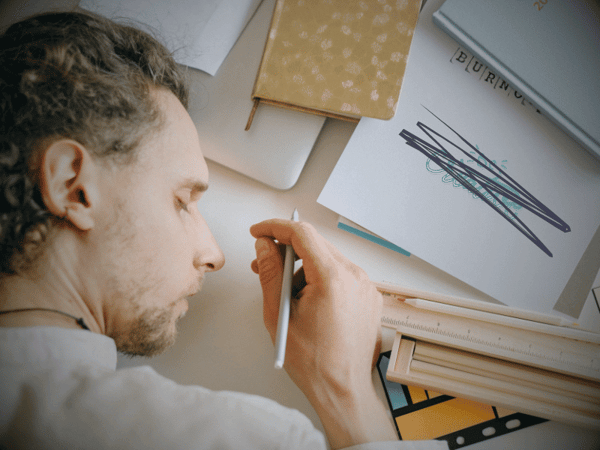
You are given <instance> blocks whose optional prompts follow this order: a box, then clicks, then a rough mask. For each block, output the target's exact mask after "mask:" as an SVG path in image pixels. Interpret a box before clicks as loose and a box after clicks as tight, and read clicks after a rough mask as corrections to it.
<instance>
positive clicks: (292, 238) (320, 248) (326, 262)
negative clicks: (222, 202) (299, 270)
mask: <svg viewBox="0 0 600 450" xmlns="http://www.w3.org/2000/svg"><path fill="white" fill-rule="evenodd" d="M250 233H251V234H252V236H254V237H255V238H259V237H271V238H274V239H277V240H278V241H279V242H280V243H282V244H285V245H291V246H292V247H293V248H294V252H295V253H296V255H297V256H298V258H300V259H302V260H303V262H304V265H305V268H304V271H305V273H306V276H307V277H309V276H310V273H309V272H310V271H311V268H312V267H311V266H314V268H315V269H316V270H317V271H319V272H322V271H323V270H324V269H328V268H330V267H331V266H332V264H334V261H333V258H332V255H331V252H330V251H329V245H328V242H327V241H326V240H325V239H324V238H323V237H322V236H321V235H320V234H319V233H318V232H317V230H315V228H314V227H313V226H312V225H310V224H309V223H306V222H294V221H292V220H285V219H270V220H265V221H263V222H260V223H257V224H255V225H252V226H251V227H250ZM307 263H308V266H307Z"/></svg>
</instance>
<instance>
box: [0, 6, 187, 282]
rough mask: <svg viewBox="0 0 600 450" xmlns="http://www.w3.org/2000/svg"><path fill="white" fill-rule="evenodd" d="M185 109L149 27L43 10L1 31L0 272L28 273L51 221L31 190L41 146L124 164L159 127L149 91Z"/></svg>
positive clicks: (177, 80) (177, 75)
mask: <svg viewBox="0 0 600 450" xmlns="http://www.w3.org/2000/svg"><path fill="white" fill-rule="evenodd" d="M152 87H159V88H166V89H169V90H170V91H171V92H172V93H173V94H175V96H176V97H177V98H178V99H179V100H180V101H181V102H182V104H183V105H184V106H185V107H187V100H188V90H187V87H186V84H185V80H184V75H183V74H182V72H181V69H180V67H179V66H177V64H176V63H175V61H174V60H173V58H172V55H171V54H170V53H169V51H168V50H167V49H166V48H165V47H164V46H163V45H162V44H160V43H159V42H158V41H157V40H156V39H155V38H153V37H152V36H151V35H150V34H148V33H146V32H144V31H141V30H139V29H137V28H135V27H131V26H127V25H121V24H117V23H115V22H112V21H110V20H108V19H106V18H103V17H101V16H98V15H94V14H90V13H83V12H64V13H50V14H42V15H38V16H34V17H32V18H29V19H26V20H24V21H22V22H19V23H17V24H14V25H12V26H11V27H9V28H8V29H7V30H6V32H5V33H4V34H3V35H2V36H0V276H3V275H7V274H16V273H20V272H22V271H24V270H26V269H27V268H28V267H29V266H30V264H31V263H32V262H33V261H35V259H36V258H37V257H38V256H39V253H40V251H41V249H42V248H43V245H42V244H44V242H46V240H47V237H48V234H49V232H50V231H51V230H52V228H53V226H54V224H55V223H56V218H55V217H53V216H52V214H51V213H49V212H48V210H47V209H46V207H45V205H44V202H43V200H42V197H41V194H40V191H39V187H38V170H39V167H38V165H39V162H38V160H39V159H40V158H39V156H40V155H39V153H40V151H43V149H44V144H46V143H48V142H49V141H52V140H54V139H61V138H68V139H73V140H75V141H77V142H80V143H81V144H82V145H84V146H85V147H86V148H88V150H89V151H90V152H91V153H92V155H93V156H94V157H97V158H111V159H112V160H115V162H116V163H120V164H126V163H130V162H131V161H132V160H133V158H134V157H135V150H136V147H137V145H138V144H139V142H140V140H141V139H142V137H144V136H145V135H146V134H148V133H149V132H150V131H151V130H153V129H156V128H157V127H159V126H160V125H161V117H160V114H159V109H158V105H156V104H155V103H154V101H153V98H152V95H151V88H152Z"/></svg>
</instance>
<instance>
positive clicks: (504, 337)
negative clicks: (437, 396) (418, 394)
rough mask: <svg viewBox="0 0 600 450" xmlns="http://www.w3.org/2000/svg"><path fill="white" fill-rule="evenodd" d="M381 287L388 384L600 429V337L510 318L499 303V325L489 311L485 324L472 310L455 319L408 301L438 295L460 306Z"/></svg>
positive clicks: (422, 295)
mask: <svg viewBox="0 0 600 450" xmlns="http://www.w3.org/2000/svg"><path fill="white" fill-rule="evenodd" d="M378 287H379V290H380V292H381V293H382V295H383V298H384V311H383V316H382V325H383V326H386V327H389V328H393V329H395V330H396V338H395V341H394V346H393V349H392V354H391V360H390V365H389V369H388V372H387V378H388V379H389V380H391V381H396V382H399V383H403V384H409V385H413V386H420V387H423V388H425V389H432V390H435V391H438V392H443V393H447V394H449V395H454V396H458V397H463V398H469V399H472V400H476V401H480V402H484V403H488V404H492V405H495V406H503V407H506V408H509V409H513V410H517V411H519V412H524V413H528V414H532V415H537V416H539V417H545V418H548V419H551V420H560V421H563V422H568V423H572V424H576V425H583V426H591V427H597V428H600V335H597V334H596V333H590V332H586V331H581V330H577V329H573V328H568V327H563V326H556V325H550V324H548V323H541V322H539V321H529V320H526V319H523V318H521V317H514V319H515V320H512V319H511V315H510V314H509V312H512V310H511V308H506V307H503V306H501V305H494V306H493V308H496V309H497V310H498V311H499V313H494V314H498V319H499V320H497V321H496V322H495V317H494V316H493V314H492V316H488V315H487V314H491V313H489V312H486V315H484V316H483V317H484V319H485V320H484V321H482V320H477V319H476V318H473V317H471V316H472V314H471V312H472V309H471V308H466V309H465V311H467V310H468V311H467V312H466V314H465V315H466V316H467V317H463V316H460V315H458V314H457V313H456V311H457V309H456V308H454V309H453V310H452V311H453V312H452V313H451V314H450V313H443V312H439V311H437V310H433V311H432V310H428V309H424V308H418V307H414V306H411V305H409V304H407V303H405V302H404V301H403V300H404V299H406V298H414V297H415V296H418V297H419V298H427V297H429V298H430V299H431V297H433V299H434V300H436V301H437V302H439V303H440V304H444V305H447V304H448V303H450V304H452V305H454V306H456V305H457V304H459V303H461V300H460V299H456V298H449V297H445V296H439V295H438V296H436V295H434V294H427V293H423V292H414V291H407V290H402V289H399V288H397V287H391V286H387V285H379V286H378ZM444 300H447V302H448V303H446V302H444ZM466 304H467V305H469V301H466ZM474 306H475V307H477V306H478V305H474ZM498 308H499V309H498ZM503 308H506V310H507V311H504V310H503ZM434 309H435V308H434ZM442 309H443V308H442ZM503 312H505V313H503ZM517 315H518V314H517Z"/></svg>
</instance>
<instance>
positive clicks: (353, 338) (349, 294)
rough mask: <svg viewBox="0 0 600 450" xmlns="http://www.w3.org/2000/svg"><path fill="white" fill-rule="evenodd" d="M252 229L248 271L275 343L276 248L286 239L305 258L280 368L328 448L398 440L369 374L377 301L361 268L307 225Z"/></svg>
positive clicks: (375, 346) (279, 260) (279, 272)
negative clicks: (316, 420)
mask: <svg viewBox="0 0 600 450" xmlns="http://www.w3.org/2000/svg"><path fill="white" fill-rule="evenodd" d="M250 232H251V233H252V235H253V236H254V237H255V238H256V239H257V241H256V253H257V259H256V260H254V261H253V262H252V269H253V270H254V272H256V273H258V275H259V278H260V283H261V285H262V290H263V301H264V306H263V314H264V321H265V326H266V328H267V330H268V332H269V334H270V335H271V339H272V340H274V339H275V333H276V330H277V319H278V313H279V298H280V293H281V282H282V277H283V257H282V253H281V247H280V246H283V245H286V244H291V245H292V246H293V247H294V251H295V253H296V255H297V257H298V258H299V259H301V260H302V263H303V266H302V269H300V270H299V271H298V273H297V274H296V276H295V278H294V286H295V289H294V292H295V296H294V299H292V309H291V315H290V326H289V332H288V340H287V348H286V357H285V365H284V368H285V370H286V371H287V372H288V374H289V375H290V377H291V378H292V380H293V381H294V382H295V383H296V384H297V385H298V387H299V388H300V389H301V390H302V391H303V392H304V394H305V395H306V396H307V398H308V399H309V401H310V402H311V404H312V405H313V407H314V408H315V410H316V411H317V413H318V414H319V417H320V418H321V421H322V423H323V426H324V428H325V431H326V433H327V437H328V439H329V442H330V445H331V446H332V448H334V449H336V448H342V447H347V446H350V445H356V444H359V443H365V442H371V441H385V440H396V439H398V438H397V436H396V433H395V431H394V429H393V427H392V424H391V421H390V419H389V417H388V415H387V412H386V409H385V407H384V406H383V404H382V403H381V402H380V401H379V399H378V397H377V395H376V393H375V389H374V387H373V383H372V378H371V371H372V368H373V364H374V361H375V358H376V356H377V354H378V352H379V337H380V330H381V328H380V320H381V310H382V298H381V295H380V294H379V292H378V291H377V289H376V288H375V286H374V285H373V283H372V282H371V281H370V280H369V278H368V277H367V275H366V273H365V272H364V271H363V270H362V269H361V268H359V267H358V266H356V265H354V264H353V263H352V262H350V261H349V260H348V259H347V258H345V257H344V256H343V255H342V254H341V253H340V252H339V251H338V250H337V249H336V248H335V247H334V246H333V245H331V244H330V243H329V242H328V241H327V240H326V239H324V238H323V237H322V236H321V235H320V234H318V233H317V231H316V230H315V229H314V228H313V227H312V226H311V225H309V224H307V223H303V222H293V221H289V220H277V219H274V220H267V221H264V222H261V223H259V224H256V225H253V226H252V227H251V228H250ZM275 240H276V241H277V242H278V243H279V245H278V244H276V243H275Z"/></svg>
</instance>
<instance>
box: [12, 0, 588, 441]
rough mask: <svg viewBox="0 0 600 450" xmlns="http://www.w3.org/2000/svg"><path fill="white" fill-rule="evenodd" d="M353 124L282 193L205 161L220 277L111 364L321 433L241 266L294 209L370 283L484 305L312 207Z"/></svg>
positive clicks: (325, 139) (520, 437) (204, 207)
mask: <svg viewBox="0 0 600 450" xmlns="http://www.w3.org/2000/svg"><path fill="white" fill-rule="evenodd" d="M77 3H78V2H77V1H73V0H62V1H49V0H48V1H46V0H41V1H37V2H36V1H33V0H31V1H29V2H27V1H22V0H21V1H18V0H3V1H2V4H1V5H0V25H2V24H5V23H8V22H11V21H12V20H10V19H11V18H13V17H15V16H14V14H11V12H12V13H14V11H19V12H20V14H17V16H18V17H23V15H27V14H30V13H33V12H36V11H42V10H48V9H54V8H57V7H61V6H62V7H66V8H70V7H73V6H75V5H76V4H77ZM9 15H10V17H9ZM354 127H355V125H353V124H349V123H346V122H341V121H336V120H332V119H327V122H326V123H325V126H324V128H323V130H322V132H321V134H320V136H319V138H318V140H317V142H316V144H315V147H314V149H313V152H312V153H311V156H310V158H309V159H308V162H307V164H306V166H305V168H304V170H303V172H302V174H301V175H300V178H299V180H298V182H297V184H296V185H295V186H294V187H293V188H291V189H290V190H288V191H276V190H274V189H272V188H269V187H267V186H266V185H264V184H261V183H259V182H257V181H254V180H251V179H250V178H247V177H245V176H243V175H240V174H238V173H236V172H234V171H232V170H230V169H227V168H225V167H223V166H220V165H218V164H216V163H213V162H211V161H209V162H208V166H209V170H210V189H209V190H208V191H207V192H206V194H205V196H204V198H203V199H202V201H201V202H200V205H199V206H200V211H201V213H202V214H203V215H204V217H205V219H206V221H207V222H208V224H209V226H210V227H211V230H212V232H213V234H214V236H215V238H216V239H217V241H218V242H219V244H220V246H221V248H222V250H223V252H224V253H225V257H226V263H225V266H224V268H223V269H222V270H220V271H219V272H216V273H212V274H209V275H208V276H207V277H206V281H205V283H204V287H203V290H202V291H201V292H200V293H199V294H197V295H196V296H194V297H193V298H192V299H191V301H190V309H189V311H188V314H187V316H186V317H185V318H184V319H183V320H182V321H181V322H180V326H179V337H178V339H177V342H176V344H175V345H174V347H173V348H171V349H170V350H168V351H167V352H166V353H164V354H163V355H160V356H158V357H156V358H153V359H149V360H146V359H133V360H129V359H125V358H119V367H128V366H134V365H140V364H148V365H150V366H152V367H154V368H155V369H156V370H157V371H158V372H159V373H161V374H163V375H164V376H166V377H169V378H171V379H173V380H174V381H176V382H178V383H181V384H199V385H202V386H205V387H207V388H210V389H215V390H234V391H242V392H247V393H251V394H257V395H262V396H265V397H269V398H272V399H275V400H277V401H278V402H280V403H281V404H283V405H286V406H289V407H292V408H296V409H298V410H300V411H302V412H303V413H304V414H306V415H307V416H308V417H309V418H311V419H312V420H313V422H314V423H315V424H316V425H317V426H318V427H319V428H321V425H320V422H319V419H318V417H317V415H316V413H315V412H314V410H313V409H312V407H311V406H310V404H309V403H308V401H307V400H306V399H305V398H304V396H303V394H302V393H301V392H300V390H299V389H298V388H297V387H296V386H295V385H294V384H293V383H292V381H291V380H290V379H289V377H288V376H287V374H286V373H285V372H284V371H276V370H275V369H274V368H273V344H272V343H271V341H270V339H269V336H268V334H267V332H266V330H265V328H264V325H263V322H262V293H261V289H260V284H259V282H258V276H257V275H255V274H254V273H253V272H252V270H251V269H250V263H251V261H252V260H253V259H254V257H255V252H254V239H253V238H252V236H251V235H250V233H249V231H248V229H249V227H250V225H252V224H253V223H256V222H259V221H261V220H264V219H268V218H273V217H282V218H287V217H289V216H290V214H291V213H292V211H293V209H294V208H295V207H297V208H298V211H299V214H300V218H301V220H305V221H308V222H311V223H312V224H313V225H314V226H315V227H316V228H317V229H318V230H319V231H320V232H321V233H322V234H323V235H324V236H325V237H326V238H327V239H329V240H330V241H331V242H332V243H333V244H334V245H336V246H337V247H338V248H339V249H340V250H341V251H342V252H343V253H344V254H345V255H346V256H347V257H348V258H350V259H351V260H352V261H354V262H355V263H356V264H358V265H360V266H361V267H363V268H364V269H365V270H366V271H367V273H368V274H369V276H370V277H371V279H373V280H374V281H384V280H385V281H389V282H393V283H398V284H403V285H405V286H408V287H415V288H422V289H427V290H430V291H440V292H445V293H448V294H452V295H461V296H465V297H470V298H477V299H481V300H490V299H489V297H487V296H486V295H485V294H483V293H481V292H479V291H476V290H475V289H473V288H471V287H470V286H468V285H466V284H464V283H462V282H460V281H459V280H456V279H454V278H452V277H450V276H449V275H447V274H445V273H443V272H441V271H439V270H438V269H436V268H435V267H433V266H431V265H429V264H427V263H425V262H423V261H421V260H418V259H416V258H415V257H413V256H411V257H405V256H402V255H400V254H398V253H395V252H393V251H391V250H387V249H384V248H381V247H379V246H378V245H376V244H373V243H371V242H368V241H366V240H363V239H361V238H359V237H356V236H354V235H352V234H350V233H347V232H345V231H342V230H339V229H338V228H337V221H338V216H337V214H335V213H333V212H332V211H330V210H328V209H326V208H324V207H323V206H321V205H319V204H318V203H317V202H316V199H317V197H318V195H319V193H320V192H321V189H322V188H323V186H324V185H325V182H326V181H327V177H328V176H329V174H330V172H331V170H332V169H333V167H334V166H335V163H336V161H337V159H338V158H339V156H340V155H341V153H342V151H343V149H344V147H345V145H346V143H347V142H348V140H349V138H350V136H351V134H352V131H353V130H354ZM200 141H202V136H200ZM399 226H401V224H399ZM384 330H385V329H384ZM389 345H390V336H389V334H387V333H386V334H384V346H389ZM340 357H343V355H340ZM374 377H375V379H376V381H377V383H379V381H378V375H376V374H374ZM468 448H470V449H475V450H491V449H506V448H528V449H529V450H535V449H590V450H591V449H595V450H598V449H599V448H600V433H598V432H592V431H588V430H582V429H578V428H573V427H568V426H564V425H562V424H559V423H556V422H547V423H544V424H541V425H537V426H534V427H531V428H528V429H525V430H521V431H517V432H514V433H510V434H508V435H505V436H501V437H498V438H494V439H490V440H488V441H486V442H483V443H480V444H477V445H474V446H470V447H468Z"/></svg>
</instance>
